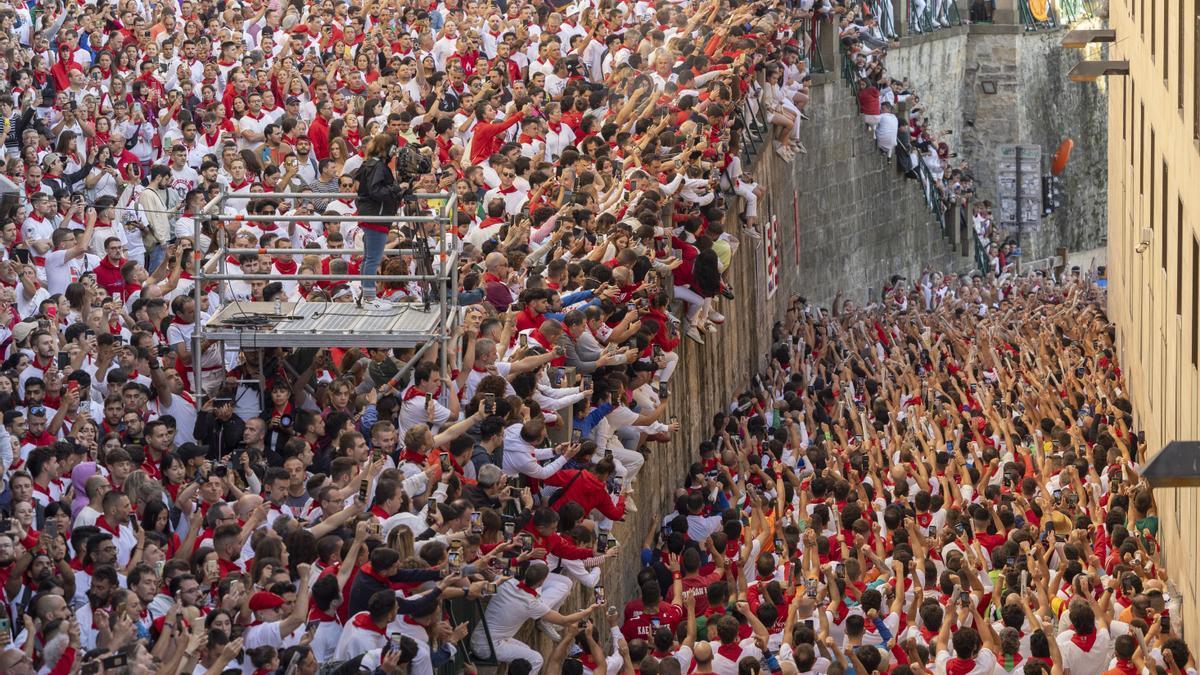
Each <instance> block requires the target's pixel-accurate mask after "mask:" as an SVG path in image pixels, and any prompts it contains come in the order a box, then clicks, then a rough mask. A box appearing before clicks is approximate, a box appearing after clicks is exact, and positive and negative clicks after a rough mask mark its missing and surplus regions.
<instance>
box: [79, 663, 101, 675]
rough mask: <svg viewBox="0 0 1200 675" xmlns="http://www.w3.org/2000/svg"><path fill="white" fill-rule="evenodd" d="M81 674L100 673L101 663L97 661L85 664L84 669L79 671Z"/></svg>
mask: <svg viewBox="0 0 1200 675" xmlns="http://www.w3.org/2000/svg"><path fill="white" fill-rule="evenodd" d="M79 672H80V673H81V674H82V675H96V674H97V673H99V672H100V662H99V661H95V660H93V661H87V662H85V663H84V664H83V667H82V668H80V669H79Z"/></svg>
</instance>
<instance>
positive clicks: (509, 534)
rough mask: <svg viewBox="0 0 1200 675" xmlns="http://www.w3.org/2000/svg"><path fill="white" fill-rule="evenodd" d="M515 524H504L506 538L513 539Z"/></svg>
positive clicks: (507, 539)
mask: <svg viewBox="0 0 1200 675" xmlns="http://www.w3.org/2000/svg"><path fill="white" fill-rule="evenodd" d="M514 527H515V526H514V525H513V524H512V523H505V524H504V540H505V541H512V538H513V529H514Z"/></svg>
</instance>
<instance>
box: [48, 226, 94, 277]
mask: <svg viewBox="0 0 1200 675" xmlns="http://www.w3.org/2000/svg"><path fill="white" fill-rule="evenodd" d="M95 229H96V211H95V210H92V211H88V216H87V225H86V226H85V227H84V229H83V232H81V233H79V234H78V235H77V234H76V233H75V231H74V230H69V229H59V230H55V231H54V232H53V233H52V234H51V235H50V241H51V243H53V245H54V250H53V251H50V252H49V253H47V254H46V288H47V290H49V291H50V293H51V294H55V295H57V294H59V293H64V292H66V290H67V286H69V285H70V284H71V282H72V281H75V280H76V279H78V278H79V277H80V276H81V275H82V274H83V272H84V271H86V270H89V269H93V268H94V267H95V266H96V265H99V264H100V259H99V258H96V256H94V255H90V254H89V253H88V252H87V250H88V246H90V245H91V243H92V233H93V232H94V231H95Z"/></svg>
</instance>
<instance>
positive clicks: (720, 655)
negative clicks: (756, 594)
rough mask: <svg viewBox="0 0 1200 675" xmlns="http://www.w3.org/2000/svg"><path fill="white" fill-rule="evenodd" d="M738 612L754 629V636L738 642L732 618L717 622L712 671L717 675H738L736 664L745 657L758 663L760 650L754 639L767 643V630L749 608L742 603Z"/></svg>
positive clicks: (739, 604)
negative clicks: (718, 641)
mask: <svg viewBox="0 0 1200 675" xmlns="http://www.w3.org/2000/svg"><path fill="white" fill-rule="evenodd" d="M738 610H739V611H740V612H741V614H742V616H744V617H746V618H747V619H748V620H749V621H750V624H751V626H753V628H754V632H755V635H753V636H751V637H748V638H745V639H744V640H738V629H739V625H738V621H737V619H735V618H733V617H732V616H728V615H725V616H722V617H721V618H720V619H718V620H717V639H719V640H720V644H719V645H717V646H716V647H715V648H714V649H713V651H714V654H713V658H712V671H713V672H714V673H718V674H719V675H738V672H739V670H738V662H740V661H741V660H742V659H744V658H746V657H750V658H753V659H754V660H755V661H759V660H761V659H762V657H763V653H762V650H761V649H759V647H758V644H757V643H756V639H761V640H762V642H763V643H764V644H765V643H766V642H767V636H768V632H767V628H766V626H764V625H762V622H760V621H759V620H758V617H757V616H755V615H754V613H753V612H751V611H750V606H749V605H748V604H746V603H744V602H739V603H738Z"/></svg>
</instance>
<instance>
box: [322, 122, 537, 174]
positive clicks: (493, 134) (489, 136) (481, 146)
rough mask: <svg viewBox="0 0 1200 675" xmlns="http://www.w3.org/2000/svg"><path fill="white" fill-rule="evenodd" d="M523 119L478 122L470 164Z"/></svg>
mask: <svg viewBox="0 0 1200 675" xmlns="http://www.w3.org/2000/svg"><path fill="white" fill-rule="evenodd" d="M524 117H525V113H523V112H521V111H520V110H518V111H517V112H515V113H513V114H511V115H509V116H508V119H506V120H504V121H503V122H479V123H478V124H476V125H475V128H474V129H472V130H471V163H472V164H479V163H481V162H483V160H485V159H487V158H488V157H490V156H491V155H493V154H495V153H496V152H499V151H500V146H501V145H503V144H504V139H503V138H502V136H503V134H504V132H505V131H507V130H508V128H509V127H511V126H512V125H514V124H516V123H517V122H519V121H521V119H523V118H524ZM310 128H311V127H310ZM314 147H315V146H314Z"/></svg>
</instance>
